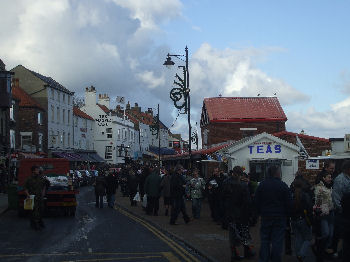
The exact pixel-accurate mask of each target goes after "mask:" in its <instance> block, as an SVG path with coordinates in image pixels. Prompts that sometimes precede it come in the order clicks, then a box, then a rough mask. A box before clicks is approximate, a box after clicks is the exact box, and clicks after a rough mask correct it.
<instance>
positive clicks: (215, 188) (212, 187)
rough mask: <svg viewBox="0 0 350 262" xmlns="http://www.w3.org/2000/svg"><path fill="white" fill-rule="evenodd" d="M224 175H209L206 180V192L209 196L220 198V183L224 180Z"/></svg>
mask: <svg viewBox="0 0 350 262" xmlns="http://www.w3.org/2000/svg"><path fill="white" fill-rule="evenodd" d="M224 180H225V177H224V176H223V175H221V174H220V175H218V176H215V175H213V176H211V177H210V178H209V179H208V181H207V185H206V188H207V193H208V196H209V197H210V198H220V197H221V189H222V183H223V182H224Z"/></svg>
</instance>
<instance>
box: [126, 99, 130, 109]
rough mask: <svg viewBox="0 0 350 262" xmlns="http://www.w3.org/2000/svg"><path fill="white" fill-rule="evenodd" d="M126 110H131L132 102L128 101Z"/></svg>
mask: <svg viewBox="0 0 350 262" xmlns="http://www.w3.org/2000/svg"><path fill="white" fill-rule="evenodd" d="M126 110H130V102H129V101H128V103H127V104H126Z"/></svg>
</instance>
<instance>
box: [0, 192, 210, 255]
mask: <svg viewBox="0 0 350 262" xmlns="http://www.w3.org/2000/svg"><path fill="white" fill-rule="evenodd" d="M94 198H95V196H94V191H93V188H92V187H83V188H81V189H80V194H79V195H78V207H77V212H76V216H75V218H72V217H63V216H51V217H46V218H44V222H45V225H46V228H45V229H43V230H42V231H34V230H32V229H31V228H30V227H29V219H28V218H19V217H18V216H17V213H16V212H15V211H8V212H6V213H5V214H3V215H1V216H0V261H3V262H8V261H28V262H40V261H45V262H46V261H55V262H56V261H67V262H68V261H81V262H83V261H84V262H85V261H86V262H92V261H152V262H153V261H154V262H157V261H171V262H178V261H187V262H192V261H206V260H205V259H204V258H201V257H199V256H198V255H197V254H196V253H195V252H194V251H192V250H190V249H188V248H186V247H185V246H184V245H183V244H182V243H178V242H176V241H175V240H174V239H172V238H171V237H169V236H167V235H165V234H164V233H162V232H160V231H159V230H158V229H157V228H155V227H153V226H152V225H150V224H148V223H147V222H145V221H144V220H142V219H140V218H138V217H135V216H133V215H131V214H129V213H128V212H126V211H124V210H120V209H117V210H116V209H111V208H108V207H107V205H105V208H103V209H98V208H95V202H94V200H95V199H94Z"/></svg>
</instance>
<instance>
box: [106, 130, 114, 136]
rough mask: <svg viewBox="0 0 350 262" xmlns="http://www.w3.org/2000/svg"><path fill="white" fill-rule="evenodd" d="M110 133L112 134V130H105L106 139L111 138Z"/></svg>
mask: <svg viewBox="0 0 350 262" xmlns="http://www.w3.org/2000/svg"><path fill="white" fill-rule="evenodd" d="M112 133H113V131H112V128H106V134H107V138H112V136H113V135H112Z"/></svg>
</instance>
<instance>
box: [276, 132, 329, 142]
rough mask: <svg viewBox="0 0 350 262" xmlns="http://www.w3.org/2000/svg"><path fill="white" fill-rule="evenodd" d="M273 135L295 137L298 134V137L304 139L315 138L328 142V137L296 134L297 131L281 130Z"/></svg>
mask: <svg viewBox="0 0 350 262" xmlns="http://www.w3.org/2000/svg"><path fill="white" fill-rule="evenodd" d="M273 135H274V136H276V137H281V136H284V135H287V136H294V137H295V136H296V135H298V137H300V138H304V139H310V140H317V141H322V142H329V139H327V138H322V137H316V136H309V135H303V134H297V133H293V132H288V131H282V132H278V133H274V134H273Z"/></svg>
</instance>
